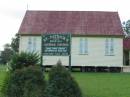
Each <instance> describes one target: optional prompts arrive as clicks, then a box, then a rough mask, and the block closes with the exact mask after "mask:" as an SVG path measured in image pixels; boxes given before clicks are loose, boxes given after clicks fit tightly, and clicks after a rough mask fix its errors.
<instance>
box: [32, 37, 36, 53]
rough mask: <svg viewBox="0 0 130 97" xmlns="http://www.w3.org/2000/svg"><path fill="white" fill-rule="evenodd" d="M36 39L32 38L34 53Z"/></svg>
mask: <svg viewBox="0 0 130 97" xmlns="http://www.w3.org/2000/svg"><path fill="white" fill-rule="evenodd" d="M36 42H37V41H36V37H34V38H33V51H36Z"/></svg>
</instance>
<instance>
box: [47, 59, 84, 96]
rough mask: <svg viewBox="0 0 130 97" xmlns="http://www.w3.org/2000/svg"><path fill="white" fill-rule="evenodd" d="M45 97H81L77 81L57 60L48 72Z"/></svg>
mask: <svg viewBox="0 0 130 97" xmlns="http://www.w3.org/2000/svg"><path fill="white" fill-rule="evenodd" d="M45 95H46V96H45V97H82V94H81V90H80V88H79V86H78V84H77V82H76V81H75V80H74V79H73V77H72V76H71V75H70V73H69V71H67V69H66V68H65V67H63V66H62V65H61V62H60V61H59V62H58V63H57V65H56V66H54V67H53V68H52V69H51V71H50V72H49V83H48V85H47V88H46V90H45Z"/></svg>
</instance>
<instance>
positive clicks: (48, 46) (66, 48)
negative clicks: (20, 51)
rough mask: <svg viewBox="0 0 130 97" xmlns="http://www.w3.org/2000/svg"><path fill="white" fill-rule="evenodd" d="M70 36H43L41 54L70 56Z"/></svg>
mask: <svg viewBox="0 0 130 97" xmlns="http://www.w3.org/2000/svg"><path fill="white" fill-rule="evenodd" d="M70 39H71V35H70V34H44V35H43V38H42V53H43V55H47V56H68V55H70Z"/></svg>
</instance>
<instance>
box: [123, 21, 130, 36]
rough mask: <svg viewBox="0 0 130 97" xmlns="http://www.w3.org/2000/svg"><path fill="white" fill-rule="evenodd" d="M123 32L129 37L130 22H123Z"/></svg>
mask: <svg viewBox="0 0 130 97" xmlns="http://www.w3.org/2000/svg"><path fill="white" fill-rule="evenodd" d="M123 30H124V31H125V32H126V33H127V34H128V35H130V20H128V21H126V22H123Z"/></svg>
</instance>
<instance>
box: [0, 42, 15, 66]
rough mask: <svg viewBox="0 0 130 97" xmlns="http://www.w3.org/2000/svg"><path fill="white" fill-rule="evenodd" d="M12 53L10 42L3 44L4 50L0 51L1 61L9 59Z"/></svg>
mask: <svg viewBox="0 0 130 97" xmlns="http://www.w3.org/2000/svg"><path fill="white" fill-rule="evenodd" d="M12 55H13V50H12V49H11V47H10V44H5V45H4V50H3V51H2V52H1V63H2V64H6V63H7V62H9V61H10V59H11V57H12Z"/></svg>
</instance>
